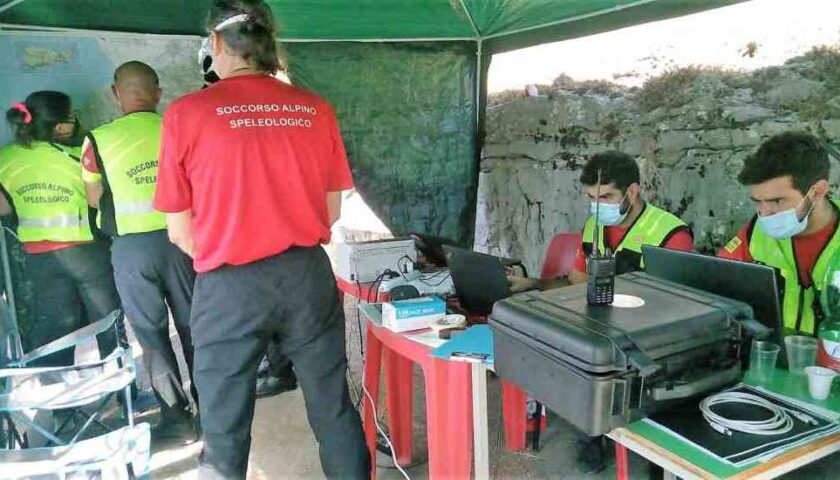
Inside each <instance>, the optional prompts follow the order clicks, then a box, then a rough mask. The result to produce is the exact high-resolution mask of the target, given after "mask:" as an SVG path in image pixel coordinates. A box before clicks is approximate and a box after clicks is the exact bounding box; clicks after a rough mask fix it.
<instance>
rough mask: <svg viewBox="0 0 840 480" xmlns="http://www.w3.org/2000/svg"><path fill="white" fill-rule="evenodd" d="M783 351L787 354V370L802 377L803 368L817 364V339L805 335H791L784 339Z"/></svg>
mask: <svg viewBox="0 0 840 480" xmlns="http://www.w3.org/2000/svg"><path fill="white" fill-rule="evenodd" d="M785 351H786V352H787V362H788V370H790V372H791V373H795V374H798V375H802V374H804V373H805V367H810V366H813V365H816V364H817V339H816V338H814V337H807V336H805V335H791V336H788V337H785Z"/></svg>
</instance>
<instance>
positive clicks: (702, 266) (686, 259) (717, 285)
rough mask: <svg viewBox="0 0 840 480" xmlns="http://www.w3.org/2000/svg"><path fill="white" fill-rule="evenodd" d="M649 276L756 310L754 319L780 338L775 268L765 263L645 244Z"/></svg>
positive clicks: (778, 299)
mask: <svg viewBox="0 0 840 480" xmlns="http://www.w3.org/2000/svg"><path fill="white" fill-rule="evenodd" d="M642 256H643V258H644V262H645V272H646V273H647V274H648V275H651V276H654V277H658V278H661V279H664V280H669V281H671V282H674V283H679V284H682V285H686V286H688V287H692V288H697V289H699V290H704V291H706V292H710V293H714V294H716V295H720V296H723V297H728V298H731V299H734V300H740V301H742V302H744V303H746V304H747V305H749V306H750V307H752V309H753V314H754V315H755V319H756V320H758V321H759V322H761V323H762V324H763V325H764V326H765V327H767V328H770V329H772V330H773V334H772V336H773V337H774V338H781V334H782V328H781V327H782V321H781V318H782V315H781V312H782V310H781V305H780V298H779V289H778V283H777V279H776V271H775V270H774V269H773V268H771V267H768V266H766V265H760V264H757V263H748V262H739V261H737V260H729V259H725V258H718V257H713V256H709V255H702V254H699V253H693V252H681V251H677V250H668V249H665V248H659V247H651V246H643V247H642Z"/></svg>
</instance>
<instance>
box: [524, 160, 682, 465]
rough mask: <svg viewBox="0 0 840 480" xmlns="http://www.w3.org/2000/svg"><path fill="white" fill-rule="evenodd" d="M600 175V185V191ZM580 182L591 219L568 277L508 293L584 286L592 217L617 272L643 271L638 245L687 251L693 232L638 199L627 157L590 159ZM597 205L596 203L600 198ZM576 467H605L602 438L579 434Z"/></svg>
mask: <svg viewBox="0 0 840 480" xmlns="http://www.w3.org/2000/svg"><path fill="white" fill-rule="evenodd" d="M599 172H600V177H601V185H600V192H599V187H598V175H599ZM580 182H581V183H582V184H583V186H584V187H585V190H586V195H587V198H588V199H589V201H590V202H591V203H590V212H591V216H590V217H589V219H588V220H587V222H586V225H585V226H584V228H583V239H582V240H583V241H582V242H581V245H580V246H579V247H578V250H577V252H576V254H575V266H574V269H573V270H572V272H571V273H569V276H568V277H561V278H555V279H545V280H542V279H533V278H522V277H509V280H510V283H511V291H513V292H522V291H525V290H534V289H540V290H548V289H551V288H557V287H562V286H566V285H569V284H570V283H571V284H575V283H583V282H585V281H586V261H587V258H588V257H589V255H590V254H591V253H592V251H593V248H594V247H595V245H593V244H594V242H595V228H596V226H595V223H596V222H595V215H596V211H597V215H598V222H597V223H598V228H599V229H600V230H601V231H600V234H599V239H600V241H599V244H600V245H598V246H597V248H598V250H599V251H600V252H604V251H605V249H609V250H610V251H611V252H613V253H614V254H615V256H616V273H617V274H622V273H627V272H633V271H637V270H641V269H642V268H643V265H642V246H643V245H654V246H657V247H664V248H669V249H672V250H683V251H691V250H693V248H694V242H693V238H692V235H691V230H690V229H689V228H688V226H687V225H686V224H685V222H683V221H682V220H680V219H679V218H677V217H676V216H674V215H672V214H670V213H668V212H666V211H665V210H662V209H661V208H659V207H656V206H654V205H651V204H649V203H647V202H645V201H644V200H643V199H642V195H641V186H640V174H639V167H638V165H636V162H635V161H634V160H633V158H632V157H630V156H629V155H627V154H625V153H622V152H617V151H607V152H602V153H598V154H595V155H593V156H592V158H591V159H590V160H589V162H587V163H586V165H585V166H584V167H583V172H581V174H580ZM599 194H600V205H597V203H598V202H596V199H598V198H599ZM577 461H578V464H579V468H581V469H582V470H583V471H584V472H586V473H594V472H599V471H601V470H603V469H604V468H605V466H606V465H605V455H604V443H603V438H602V437H594V438H590V437H587V436H583V435H581V436H580V437H579V438H578V444H577Z"/></svg>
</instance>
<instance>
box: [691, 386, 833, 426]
mask: <svg viewBox="0 0 840 480" xmlns="http://www.w3.org/2000/svg"><path fill="white" fill-rule="evenodd" d="M725 403H740V404H743V405H752V406H755V407H759V408H762V409H765V410H767V411H769V412H770V413H772V414H773V416H772V417H770V418H768V419H766V420H732V419H729V418H726V417H723V416H721V415H719V414H717V413H715V412H714V411H712V408H711V407H712V406H714V405H721V404H725ZM700 411H701V412H702V413H703V418H705V419H706V421H707V422H709V426H710V427H712V428H713V429H715V430H716V431H718V432H719V433H722V434H724V435H732V432H733V431H736V432H743V433H748V434H750V435H766V436H770V435H783V434H785V433H788V432H790V431H791V430H792V429H793V418H792V417H796V418H797V419H799V420H801V421H802V422H805V423H810V424H812V425H816V424H817V421H816V420H815V419H814V418H812V417H811V416H809V415H807V414H805V413H802V412H798V411H796V410H791V409H789V408H785V407H783V406H781V405H777V404H774V403H772V402H770V401H768V400H766V399H764V398H762V397H759V396H758V395H753V394H750V393H743V392H723V393H718V394H716V395H712V396H710V397H707V398H705V399H703V401H702V402H700Z"/></svg>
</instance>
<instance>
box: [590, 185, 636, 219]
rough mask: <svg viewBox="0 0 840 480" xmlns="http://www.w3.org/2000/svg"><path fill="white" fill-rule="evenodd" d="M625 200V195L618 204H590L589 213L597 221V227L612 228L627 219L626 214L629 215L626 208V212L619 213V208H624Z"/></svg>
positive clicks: (628, 210)
mask: <svg viewBox="0 0 840 480" xmlns="http://www.w3.org/2000/svg"><path fill="white" fill-rule="evenodd" d="M626 198H627V194H626V193H625V194H624V196H623V197H621V201H620V202H618V203H603V202H602V203H601V204H600V205H599V204H598V202H592V203H591V204H590V205H589V213H590V214H591V215H592V216H593V217H596V218H595V219H596V220H597V221H598V224H599V225H603V226H605V227H612V226H614V225H618V224H620V223H621V222H623V221H624V219H625V218H627V214H628V213H630V209H629V208H628V209H627V211H625V212H624V213H621V207H622V206H624V200H625V199H626Z"/></svg>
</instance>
